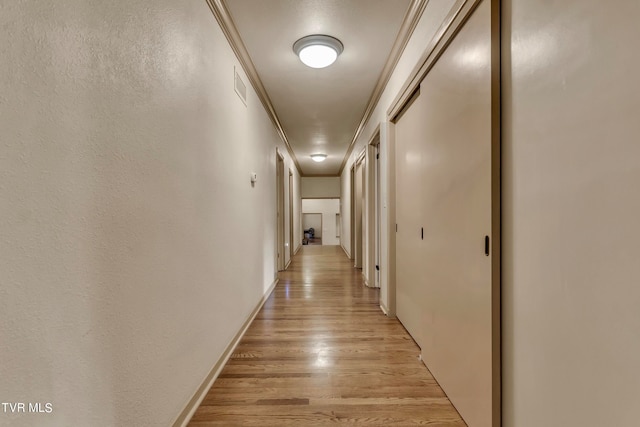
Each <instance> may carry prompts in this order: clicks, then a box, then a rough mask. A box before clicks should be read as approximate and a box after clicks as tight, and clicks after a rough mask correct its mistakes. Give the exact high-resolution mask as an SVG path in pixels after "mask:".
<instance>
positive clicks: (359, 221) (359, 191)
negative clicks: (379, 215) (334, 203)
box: [353, 153, 365, 268]
mask: <svg viewBox="0 0 640 427" xmlns="http://www.w3.org/2000/svg"><path fill="white" fill-rule="evenodd" d="M364 174H365V155H364V153H362V154H361V155H360V156H359V158H358V161H357V162H356V166H355V172H354V189H355V192H354V198H353V202H354V207H353V212H354V232H353V235H354V248H353V261H354V262H353V266H354V267H355V268H362V262H363V258H364V256H363V248H364V245H363V240H364V233H363V231H364V228H363V225H364V221H363V219H364V218H363V216H364V215H363V208H364V203H363V200H362V199H363V197H364Z"/></svg>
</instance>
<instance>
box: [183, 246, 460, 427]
mask: <svg viewBox="0 0 640 427" xmlns="http://www.w3.org/2000/svg"><path fill="white" fill-rule="evenodd" d="M279 277H280V282H279V283H278V285H277V287H276V288H275V290H274V292H273V294H272V295H271V296H270V297H269V299H268V300H267V302H266V303H265V305H264V307H263V308H262V309H261V310H260V312H259V313H258V315H257V316H256V318H255V320H254V321H253V323H252V324H251V326H250V327H249V329H248V330H247V333H246V334H245V336H244V337H243V339H242V340H241V342H240V344H239V345H238V347H237V348H236V349H235V351H234V353H233V354H232V356H231V358H230V360H229V362H228V363H227V365H226V366H225V368H224V370H223V371H222V373H221V374H220V376H219V377H218V379H217V380H216V382H215V383H214V385H213V387H212V388H211V390H210V391H209V393H208V394H207V395H206V397H205V399H204V400H203V402H202V404H201V406H200V407H199V408H198V410H197V412H196V413H195V415H194V417H193V418H192V420H191V423H190V424H189V425H191V426H218V425H220V426H229V425H242V426H286V425H291V426H311V425H328V424H331V425H333V424H335V423H342V424H353V425H363V426H393V425H403V426H406V425H424V424H429V425H433V426H464V425H465V424H464V422H463V421H462V420H461V418H460V417H459V415H458V413H457V412H456V410H455V409H454V408H453V406H452V405H451V403H450V402H449V400H448V399H447V397H446V396H445V395H444V393H443V392H442V390H441V389H440V387H439V386H438V384H437V383H436V382H435V380H434V379H433V377H432V376H431V374H430V373H429V371H428V370H427V369H426V368H425V367H424V365H423V364H422V363H421V362H420V360H419V359H418V355H419V349H418V347H417V346H416V344H415V343H414V342H413V340H412V339H411V338H410V336H409V335H408V333H407V332H406V331H405V330H404V328H403V327H402V325H401V324H400V323H399V322H398V320H396V319H389V318H387V317H386V316H384V314H383V313H382V312H381V310H380V307H379V303H378V292H379V291H378V290H376V289H370V288H367V287H365V286H364V284H363V282H362V275H361V271H360V270H357V269H354V268H353V267H352V262H351V260H349V259H348V258H347V257H346V256H345V254H344V252H343V251H342V249H341V248H340V247H339V246H303V247H302V249H301V250H300V251H299V252H298V254H297V255H296V256H294V258H293V260H292V263H291V265H290V267H289V269H288V270H287V271H284V272H281V273H280V275H279Z"/></svg>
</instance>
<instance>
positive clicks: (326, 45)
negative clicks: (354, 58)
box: [293, 34, 344, 68]
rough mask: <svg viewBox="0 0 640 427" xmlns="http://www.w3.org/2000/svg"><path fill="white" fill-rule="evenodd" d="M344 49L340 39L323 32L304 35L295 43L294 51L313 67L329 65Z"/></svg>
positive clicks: (306, 63)
mask: <svg viewBox="0 0 640 427" xmlns="http://www.w3.org/2000/svg"><path fill="white" fill-rule="evenodd" d="M343 50H344V46H342V43H341V42H340V40H338V39H336V38H333V37H330V36H325V35H321V34H315V35H312V36H306V37H303V38H301V39H300V40H298V41H297V42H295V43H294V44H293V51H294V52H295V53H296V55H298V56H299V57H300V60H301V61H302V62H303V63H304V64H305V65H307V66H309V67H311V68H324V67H328V66H329V65H331V64H333V63H334V62H335V61H336V59H338V55H340V54H341V53H342V51H343Z"/></svg>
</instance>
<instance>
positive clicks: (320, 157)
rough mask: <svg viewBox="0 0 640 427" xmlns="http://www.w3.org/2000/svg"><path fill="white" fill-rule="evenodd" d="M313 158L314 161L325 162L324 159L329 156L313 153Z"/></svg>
mask: <svg viewBox="0 0 640 427" xmlns="http://www.w3.org/2000/svg"><path fill="white" fill-rule="evenodd" d="M311 158H312V159H313V161H314V162H324V159H326V158H327V155H326V154H312V155H311Z"/></svg>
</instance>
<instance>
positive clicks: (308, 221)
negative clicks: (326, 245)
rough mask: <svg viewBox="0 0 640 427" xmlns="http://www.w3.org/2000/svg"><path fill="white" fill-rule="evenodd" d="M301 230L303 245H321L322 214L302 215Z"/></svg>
mask: <svg viewBox="0 0 640 427" xmlns="http://www.w3.org/2000/svg"><path fill="white" fill-rule="evenodd" d="M302 229H303V232H304V240H303V243H304V244H307V245H322V213H303V214H302Z"/></svg>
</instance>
